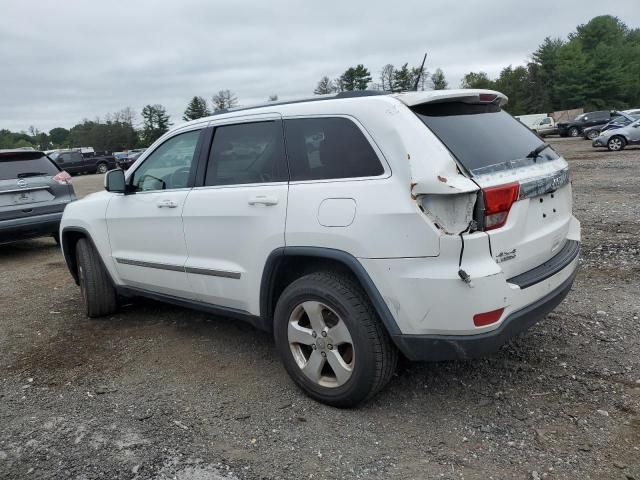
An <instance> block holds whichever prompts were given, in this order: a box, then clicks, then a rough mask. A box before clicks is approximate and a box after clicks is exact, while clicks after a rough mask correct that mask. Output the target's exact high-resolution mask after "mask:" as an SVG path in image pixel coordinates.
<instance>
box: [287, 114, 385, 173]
mask: <svg viewBox="0 0 640 480" xmlns="http://www.w3.org/2000/svg"><path fill="white" fill-rule="evenodd" d="M285 133H286V139H287V155H288V158H289V168H290V170H291V180H321V179H332V178H355V177H373V176H377V175H381V174H382V173H384V168H383V166H382V164H381V163H380V159H379V158H378V156H377V155H376V152H375V151H374V150H373V148H372V147H371V145H370V144H369V142H368V140H367V139H366V138H365V136H364V135H363V134H362V132H361V131H360V129H359V128H358V127H357V126H356V125H355V124H354V123H353V122H352V121H351V120H348V119H346V118H341V117H327V118H301V119H291V120H285Z"/></svg>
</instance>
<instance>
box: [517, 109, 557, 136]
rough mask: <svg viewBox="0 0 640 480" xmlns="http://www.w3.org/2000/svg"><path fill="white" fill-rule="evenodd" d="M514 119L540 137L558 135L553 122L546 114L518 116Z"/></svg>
mask: <svg viewBox="0 0 640 480" xmlns="http://www.w3.org/2000/svg"><path fill="white" fill-rule="evenodd" d="M515 118H516V120H519V121H520V122H521V123H523V124H524V125H526V126H527V127H529V128H530V129H531V130H533V131H534V132H536V133H537V134H538V135H540V136H541V137H544V136H546V135H553V134H555V133H558V127H556V122H555V120H554V119H553V118H552V117H550V116H549V115H547V114H546V113H534V114H532V115H520V116H517V117H515Z"/></svg>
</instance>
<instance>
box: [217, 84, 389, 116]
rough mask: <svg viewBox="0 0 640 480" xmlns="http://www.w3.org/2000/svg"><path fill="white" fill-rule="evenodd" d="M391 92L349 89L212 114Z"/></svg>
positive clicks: (372, 95) (222, 110)
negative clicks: (332, 93) (331, 93)
mask: <svg viewBox="0 0 640 480" xmlns="http://www.w3.org/2000/svg"><path fill="white" fill-rule="evenodd" d="M390 93H391V92H387V91H383V90H347V91H344V92H338V93H336V94H334V95H321V96H316V97H307V98H300V99H297V100H284V101H282V102H268V103H259V104H256V105H250V106H247V107H239V108H232V109H228V108H223V109H221V110H218V111H216V112H213V113H212V116H215V115H222V114H224V113H231V112H242V111H244V110H253V109H255V108H264V107H271V106H279V105H292V104H295V103H306V102H321V101H324V100H337V99H344V98H358V97H374V96H376V95H389V94H390Z"/></svg>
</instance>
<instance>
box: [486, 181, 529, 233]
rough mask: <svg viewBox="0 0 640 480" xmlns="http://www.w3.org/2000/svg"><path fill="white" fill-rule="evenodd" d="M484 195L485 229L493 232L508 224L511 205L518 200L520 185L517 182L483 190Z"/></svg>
mask: <svg viewBox="0 0 640 480" xmlns="http://www.w3.org/2000/svg"><path fill="white" fill-rule="evenodd" d="M482 193H483V196H484V219H483V220H484V222H483V223H484V229H485V230H493V229H495V228H500V227H502V226H503V225H504V224H505V223H506V222H507V217H508V216H509V210H511V205H513V202H515V201H516V200H518V195H519V194H520V184H519V183H517V182H515V183H507V184H506V185H499V186H497V187H488V188H483V189H482Z"/></svg>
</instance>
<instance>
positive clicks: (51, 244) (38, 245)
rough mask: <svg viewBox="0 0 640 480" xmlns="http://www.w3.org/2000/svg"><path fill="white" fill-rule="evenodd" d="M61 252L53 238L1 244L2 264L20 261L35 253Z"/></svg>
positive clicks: (0, 260)
mask: <svg viewBox="0 0 640 480" xmlns="http://www.w3.org/2000/svg"><path fill="white" fill-rule="evenodd" d="M54 250H58V251H60V247H59V246H58V244H57V243H56V242H55V240H54V239H53V238H51V237H41V238H34V239H29V240H19V241H16V242H11V243H2V244H0V262H2V261H4V260H20V259H21V258H23V257H26V256H30V255H33V254H34V253H45V254H48V253H51V252H52V251H54Z"/></svg>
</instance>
